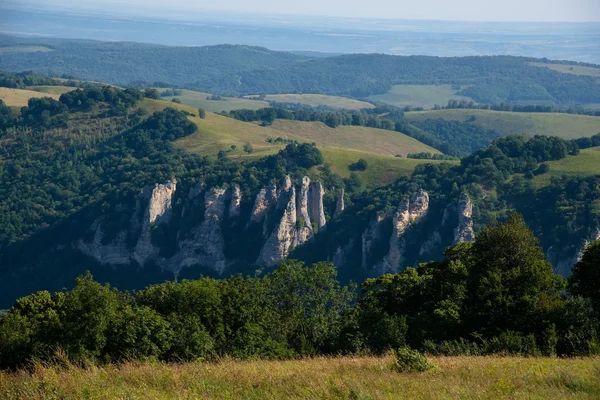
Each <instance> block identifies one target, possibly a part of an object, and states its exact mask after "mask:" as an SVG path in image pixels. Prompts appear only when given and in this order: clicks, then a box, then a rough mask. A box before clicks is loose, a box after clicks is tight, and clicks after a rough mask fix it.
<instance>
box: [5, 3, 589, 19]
mask: <svg viewBox="0 0 600 400" xmlns="http://www.w3.org/2000/svg"><path fill="white" fill-rule="evenodd" d="M258 1H259V2H260V3H268V2H270V0H258ZM307 1H308V2H309V3H313V2H316V0H307ZM458 1H459V2H460V4H458V5H457V4H456V3H453V7H452V9H461V10H463V11H464V10H465V8H464V7H467V6H469V5H470V6H473V5H475V4H477V5H479V2H477V1H476V0H458ZM548 1H552V2H553V4H550V5H548V4H547V2H548ZM327 2H329V3H331V2H337V0H328V1H326V3H327ZM375 2H376V3H382V2H383V3H390V2H391V0H375ZM428 2H429V3H431V2H433V3H436V5H435V6H434V7H433V9H434V10H436V9H437V8H436V7H437V6H440V5H444V4H446V3H445V2H443V1H442V0H429V1H428ZM507 2H508V4H507ZM532 2H533V3H536V4H529V6H528V8H527V12H523V11H524V10H523V9H522V8H521V9H519V11H520V12H521V14H519V15H523V17H521V18H506V16H505V15H504V14H502V13H500V14H499V13H498V12H494V10H493V9H492V11H487V12H481V10H480V12H478V13H458V14H456V13H448V12H442V13H441V14H440V13H439V12H438V11H436V12H434V13H424V11H425V10H418V9H414V10H412V12H407V13H406V14H402V15H399V14H398V13H397V12H393V10H394V8H393V7H392V8H391V9H392V11H390V8H387V7H386V8H384V10H385V12H382V13H380V14H379V13H378V14H375V13H369V12H358V13H356V14H351V13H347V12H338V13H335V12H331V11H324V12H319V11H318V9H317V12H310V11H307V10H305V9H303V10H301V9H296V8H292V9H287V11H286V9H283V8H281V7H275V8H273V9H268V10H265V9H256V8H252V9H248V8H247V7H245V6H244V4H245V3H244V4H240V6H237V7H231V6H227V7H223V5H221V7H219V6H216V7H206V6H205V5H202V6H200V7H198V6H197V5H195V4H193V3H191V2H190V1H189V0H174V1H173V2H171V5H170V6H169V7H164V6H162V4H163V3H162V2H158V1H155V0H150V3H149V4H148V1H142V0H126V1H125V2H123V1H116V0H108V2H107V1H102V2H100V1H97V0H83V1H79V2H72V1H71V0H59V2H54V3H53V4H52V5H51V6H48V5H47V3H45V2H42V1H40V0H28V1H25V2H21V1H20V2H14V1H6V2H3V4H2V5H1V6H0V8H5V9H14V10H20V11H33V12H35V11H46V12H48V11H53V12H56V13H60V12H68V13H70V14H77V13H92V14H97V13H100V14H102V15H106V16H113V17H114V16H129V17H138V18H144V17H145V18H148V17H151V18H160V19H163V20H164V19H172V18H173V19H178V20H181V19H183V20H190V18H197V17H199V16H200V17H207V16H208V17H209V18H211V17H220V18H223V17H228V18H233V19H236V18H238V17H243V18H247V17H248V16H249V15H250V16H252V17H257V16H263V17H264V16H265V15H267V16H270V17H279V18H292V19H293V18H299V19H305V18H316V19H331V18H333V19H346V20H347V19H355V20H361V21H368V20H371V21H373V20H386V21H404V22H406V21H416V22H427V21H430V22H458V23H461V22H462V23H499V24H502V23H508V24H510V23H515V24H527V23H536V24H537V23H539V24H600V2H594V0H576V2H577V3H578V4H577V5H576V6H575V7H573V5H572V4H571V5H569V6H567V7H562V6H564V4H563V2H562V1H559V0H545V1H544V0H529V3H532ZM173 3H175V4H173ZM233 3H240V1H238V0H233ZM321 3H322V2H320V3H319V4H321ZM467 3H468V4H467ZM142 4H143V5H144V8H143V9H140V6H141V5H142ZM511 4H512V6H511ZM116 5H118V6H119V9H115V8H114V7H112V6H116ZM554 5H559V6H561V7H562V8H561V11H560V12H558V11H555V12H558V14H557V15H560V16H561V17H560V18H555V17H552V15H554V14H541V15H542V16H541V17H540V14H539V13H538V11H539V9H538V8H537V6H543V8H544V9H545V10H546V12H548V11H549V10H553V9H554V7H553V6H554ZM419 6H421V4H419ZM517 6H520V7H522V6H523V0H507V1H505V2H504V3H502V5H501V7H500V8H501V9H503V10H507V9H511V10H514V9H515V8H513V7H517ZM173 7H180V8H178V9H175V10H174V9H173ZM107 9H110V10H107ZM326 10H329V8H326ZM557 10H558V9H557ZM396 11H400V10H396ZM402 11H404V10H402ZM427 11H431V7H428V8H427ZM496 11H497V10H496ZM190 13H198V15H193V14H190ZM510 15H511V16H512V15H514V14H513V13H511V14H510ZM446 16H447V17H446ZM492 16H493V17H492ZM262 22H263V23H272V22H277V21H264V20H263V21H262ZM280 22H281V21H280ZM281 23H283V22H281Z"/></svg>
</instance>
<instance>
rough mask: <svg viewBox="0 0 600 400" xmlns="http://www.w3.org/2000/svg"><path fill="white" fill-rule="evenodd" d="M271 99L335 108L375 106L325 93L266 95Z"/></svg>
mask: <svg viewBox="0 0 600 400" xmlns="http://www.w3.org/2000/svg"><path fill="white" fill-rule="evenodd" d="M265 99H267V100H269V101H276V102H278V103H300V104H306V105H309V106H312V107H317V106H328V107H334V108H345V109H347V110H360V109H363V108H374V107H375V106H374V105H373V104H371V103H367V102H365V101H359V100H354V99H349V98H347V97H340V96H328V95H324V94H269V95H267V96H265Z"/></svg>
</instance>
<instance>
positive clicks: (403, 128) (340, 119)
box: [223, 105, 465, 157]
mask: <svg viewBox="0 0 600 400" xmlns="http://www.w3.org/2000/svg"><path fill="white" fill-rule="evenodd" d="M223 115H225V116H229V117H231V118H235V119H237V120H240V121H244V122H251V121H262V125H263V126H268V125H271V124H272V123H273V121H275V120H276V119H288V120H296V121H311V122H322V123H324V124H325V125H327V126H328V127H330V128H336V127H338V126H340V125H353V126H365V127H369V128H378V129H385V130H391V131H396V132H400V133H403V134H405V135H407V136H410V137H412V138H414V139H416V140H418V141H420V142H422V143H425V144H426V145H429V146H431V147H433V148H435V149H437V150H439V151H441V152H442V153H444V154H447V155H449V156H452V157H458V156H461V155H464V154H465V152H463V151H460V150H459V149H457V148H456V147H455V146H453V145H452V144H451V143H448V142H446V141H444V140H442V139H439V138H437V137H435V136H434V135H432V134H431V133H428V132H425V131H423V130H421V129H419V128H418V127H416V126H414V125H412V124H411V123H409V122H408V121H406V119H405V118H404V112H403V111H402V109H400V108H398V107H394V106H391V105H387V106H378V107H376V108H371V109H363V110H360V111H344V110H326V111H324V110H319V109H314V108H309V107H294V108H293V109H291V110H290V109H287V108H279V107H269V108H261V109H258V110H247V109H244V110H232V111H230V112H228V113H227V112H224V113H223Z"/></svg>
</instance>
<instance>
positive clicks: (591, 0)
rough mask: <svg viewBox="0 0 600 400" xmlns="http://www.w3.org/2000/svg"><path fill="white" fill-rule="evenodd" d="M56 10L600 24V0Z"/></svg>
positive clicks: (130, 5) (99, 2)
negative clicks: (225, 12)
mask: <svg viewBox="0 0 600 400" xmlns="http://www.w3.org/2000/svg"><path fill="white" fill-rule="evenodd" d="M25 1H26V0H25ZM25 1H24V2H25ZM33 1H34V2H35V1H36V0H33ZM44 3H46V5H48V3H47V2H44ZM117 4H118V6H117ZM52 5H61V6H66V7H74V8H75V7H77V8H79V7H86V8H90V9H105V10H110V9H112V10H115V11H118V10H119V8H120V7H122V8H123V9H127V10H136V9H139V10H140V12H144V11H146V12H148V11H154V12H156V11H157V10H161V9H163V10H165V11H167V10H178V11H185V10H195V11H200V10H214V11H230V12H232V11H234V12H241V13H245V12H248V13H253V14H254V13H261V14H293V15H320V16H336V17H352V18H390V19H429V20H454V21H540V22H555V21H564V22H600V0H368V1H364V0H294V1H289V0H252V1H249V0H221V1H214V0H169V1H168V2H165V1H164V0H53V1H52Z"/></svg>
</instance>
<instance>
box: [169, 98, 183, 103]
mask: <svg viewBox="0 0 600 400" xmlns="http://www.w3.org/2000/svg"><path fill="white" fill-rule="evenodd" d="M171 102H172V103H176V104H181V100H179V98H177V97H175V98H173V99H172V100H171Z"/></svg>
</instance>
